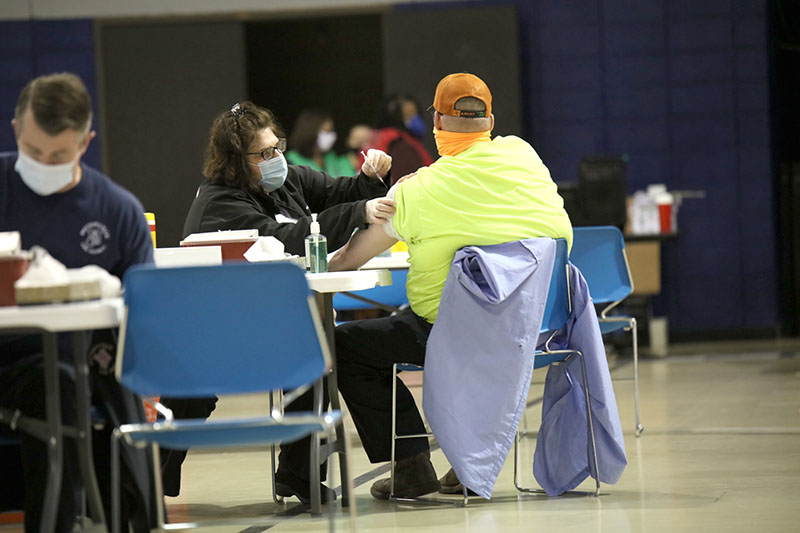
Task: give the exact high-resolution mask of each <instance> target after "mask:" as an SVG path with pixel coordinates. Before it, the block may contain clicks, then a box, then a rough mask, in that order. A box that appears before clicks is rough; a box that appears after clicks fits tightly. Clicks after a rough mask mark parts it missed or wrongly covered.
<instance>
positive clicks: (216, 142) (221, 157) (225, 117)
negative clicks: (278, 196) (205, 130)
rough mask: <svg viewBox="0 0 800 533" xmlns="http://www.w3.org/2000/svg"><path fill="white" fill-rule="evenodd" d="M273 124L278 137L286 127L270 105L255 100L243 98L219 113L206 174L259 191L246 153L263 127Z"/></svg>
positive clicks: (230, 184) (209, 177)
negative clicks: (268, 107)
mask: <svg viewBox="0 0 800 533" xmlns="http://www.w3.org/2000/svg"><path fill="white" fill-rule="evenodd" d="M266 128H270V129H271V130H272V132H273V133H274V134H275V135H276V136H277V137H284V133H283V129H281V126H280V124H278V121H277V119H276V118H275V115H274V114H273V113H272V111H270V110H269V109H266V108H263V107H259V106H257V105H256V104H254V103H252V102H241V103H239V104H236V105H235V106H233V107H232V108H231V109H230V111H224V112H222V113H220V114H219V115H218V116H217V118H215V119H214V122H213V123H212V124H211V131H210V132H209V138H208V145H207V146H206V152H205V158H204V161H203V176H205V177H206V178H208V179H209V180H211V181H212V182H215V183H218V184H223V185H229V186H231V187H237V188H239V189H245V190H250V191H259V190H260V188H259V186H258V182H254V181H253V178H252V173H251V170H250V169H249V168H248V166H247V160H246V156H245V154H246V153H247V151H248V150H249V149H250V146H251V145H252V144H253V140H254V139H255V138H256V136H257V135H258V134H259V133H260V132H261V130H263V129H266Z"/></svg>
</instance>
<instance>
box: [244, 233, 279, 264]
mask: <svg viewBox="0 0 800 533" xmlns="http://www.w3.org/2000/svg"><path fill="white" fill-rule="evenodd" d="M283 250H284V247H283V243H282V242H281V241H279V240H278V239H276V238H275V237H259V238H258V240H256V242H254V243H253V245H252V246H251V247H250V248H248V249H247V251H246V252H245V253H244V258H245V259H247V260H248V261H250V262H251V263H258V262H259V261H275V260H278V259H286V254H284V251H283Z"/></svg>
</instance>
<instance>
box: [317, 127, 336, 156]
mask: <svg viewBox="0 0 800 533" xmlns="http://www.w3.org/2000/svg"><path fill="white" fill-rule="evenodd" d="M335 142H336V132H335V131H320V132H319V133H317V146H319V149H320V150H322V151H323V152H327V151H328V150H330V149H331V148H333V144H334V143H335Z"/></svg>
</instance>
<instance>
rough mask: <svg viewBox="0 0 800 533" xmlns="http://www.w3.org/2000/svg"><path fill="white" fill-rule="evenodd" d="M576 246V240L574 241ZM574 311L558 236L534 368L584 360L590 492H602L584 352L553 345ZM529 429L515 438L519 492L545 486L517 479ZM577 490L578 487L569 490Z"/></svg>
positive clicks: (562, 245) (564, 254)
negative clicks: (525, 484) (531, 485)
mask: <svg viewBox="0 0 800 533" xmlns="http://www.w3.org/2000/svg"><path fill="white" fill-rule="evenodd" d="M572 246H573V249H574V246H575V244H574V242H573V245H572ZM571 314H572V291H571V289H570V286H569V270H568V265H567V241H565V240H564V239H556V258H555V261H554V263H553V273H552V275H551V276H550V286H549V288H548V291H547V302H546V303H545V308H544V317H543V318H542V327H541V328H540V330H539V333H540V335H541V334H545V333H549V337H548V339H547V341H546V342H545V344H544V349H542V350H537V351H536V354H535V357H534V360H533V369H534V370H536V369H539V368H544V367H546V366H548V365H552V364H554V363H563V362H566V361H567V360H568V359H569V358H571V357H573V356H575V357H578V359H579V360H580V363H581V381H582V382H583V395H584V400H585V402H586V415H587V416H586V424H587V428H588V434H589V444H590V447H589V448H588V451H587V453H589V454H590V457H589V458H588V460H589V467H590V468H592V476H593V477H594V480H595V490H594V492H593V493H591V495H592V496H599V495H600V475H599V471H600V465H599V464H598V462H597V445H596V443H595V436H594V421H593V420H592V406H591V403H590V400H589V380H588V378H587V375H586V362H585V360H584V357H583V354H582V353H581V352H580V351H578V350H571V349H564V350H552V349H551V348H550V341H552V340H553V337H555V336H556V334H557V333H558V332H559V331H560V330H561V329H562V328H563V327H564V326H565V325H566V324H567V321H568V320H569V318H570V315H571ZM525 433H526V432H524V431H520V430H519V429H518V430H517V435H516V439H515V441H514V486H515V487H516V488H517V490H518V491H520V492H533V493H537V494H540V493H544V491H543V490H542V489H538V488H528V487H522V486H520V485H519V483H518V482H517V472H518V470H519V443H520V440H521V438H522V436H524V434H525ZM570 492H575V491H570Z"/></svg>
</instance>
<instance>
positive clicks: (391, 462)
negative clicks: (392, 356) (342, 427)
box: [389, 363, 397, 500]
mask: <svg viewBox="0 0 800 533" xmlns="http://www.w3.org/2000/svg"><path fill="white" fill-rule="evenodd" d="M396 446H397V363H395V364H393V365H392V449H391V452H390V453H391V455H390V457H389V465H390V466H389V499H390V500H391V499H393V498H394V457H395V448H396Z"/></svg>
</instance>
